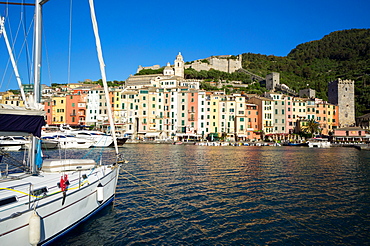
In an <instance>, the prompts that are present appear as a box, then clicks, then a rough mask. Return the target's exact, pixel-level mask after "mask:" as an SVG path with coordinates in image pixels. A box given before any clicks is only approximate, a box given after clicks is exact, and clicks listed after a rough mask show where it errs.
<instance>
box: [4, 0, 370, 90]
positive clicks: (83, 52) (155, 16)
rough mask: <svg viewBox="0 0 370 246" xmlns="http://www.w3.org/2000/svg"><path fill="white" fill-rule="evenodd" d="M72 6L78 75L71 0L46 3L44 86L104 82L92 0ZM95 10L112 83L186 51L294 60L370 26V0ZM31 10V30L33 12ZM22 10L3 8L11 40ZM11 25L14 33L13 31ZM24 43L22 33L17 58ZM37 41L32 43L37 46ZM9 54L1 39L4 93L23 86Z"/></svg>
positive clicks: (189, 56) (102, 0) (115, 2)
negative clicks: (313, 45)
mask: <svg viewBox="0 0 370 246" xmlns="http://www.w3.org/2000/svg"><path fill="white" fill-rule="evenodd" d="M9 1H13V2H14V0H9ZM20 1H22V0H18V2H20ZM23 1H26V0H23ZM26 2H31V3H33V2H34V1H32V0H28V1H26ZM72 6H73V12H72V23H73V24H72V46H71V54H72V55H71V74H70V78H68V39H69V30H70V29H69V26H70V21H69V19H70V17H69V15H70V14H69V9H70V0H50V1H49V2H48V3H47V4H46V5H45V6H44V21H45V24H44V36H45V38H46V45H44V47H43V49H44V56H43V62H44V64H43V68H42V83H43V84H48V85H49V84H50V83H51V82H55V83H66V82H68V81H70V82H71V83H75V82H78V81H83V80H85V79H91V80H98V79H100V78H101V76H100V71H99V65H98V62H97V55H96V49H95V43H94V37H93V32H92V27H91V21H90V13H89V6H88V0H74V1H73V2H72ZM95 8H96V15H97V19H98V25H99V31H100V37H101V41H102V46H103V54H104V59H105V64H106V72H107V79H108V80H125V79H126V78H127V77H128V76H129V75H130V74H134V73H135V72H136V69H137V67H138V66H139V65H142V66H151V65H155V64H158V65H161V66H164V65H166V63H167V62H170V63H171V64H173V61H174V59H175V57H176V55H177V54H178V52H181V53H182V55H183V57H184V60H185V61H192V60H196V59H202V58H206V57H209V56H213V55H238V54H242V53H247V52H251V53H259V54H265V55H276V56H286V55H287V54H288V53H289V52H290V50H292V49H293V48H295V47H296V46H297V45H298V44H301V43H305V42H309V41H312V40H318V39H321V38H322V37H323V36H325V35H327V34H329V33H331V32H333V31H338V30H344V29H351V28H370V15H369V13H370V12H369V11H370V1H368V0H350V1H349V0H348V1H347V0H336V1H334V0H311V1H298V0H296V1H289V0H281V1H274V0H265V1H248V0H239V1H238V0H228V1H220V0H213V1H209V0H198V1H194V0H188V1H162V0H157V1H146V0H142V1H126V0H110V1H107V0H95ZM24 9H25V11H24V13H25V14H26V19H27V20H28V23H27V24H26V25H29V19H30V17H32V14H33V7H25V8H24ZM20 10H21V7H19V6H10V7H7V6H5V5H1V6H0V14H1V15H2V16H4V15H6V16H7V24H6V28H7V30H8V35H10V36H12V37H14V36H15V33H16V30H17V27H18V23H19V20H20V16H21V15H20ZM9 25H10V26H11V27H12V29H13V30H12V31H11V32H12V33H11V34H10V30H9ZM23 39H24V38H23V36H22V37H21V35H19V37H18V39H17V42H16V45H15V47H16V48H15V49H16V50H15V52H16V53H17V54H18V53H20V50H21V46H22V42H23ZM31 44H32V41H31V40H29V41H28V45H29V46H30V47H31ZM44 44H45V43H44ZM24 47H25V46H24ZM25 50H26V49H25V48H23V50H22V52H21V55H20V56H19V57H20V58H19V64H18V67H19V70H20V74H21V78H22V80H23V82H24V83H29V79H28V72H27V69H26V67H27V66H26V65H27V63H26V57H27V56H26V52H25ZM46 53H47V55H46ZM17 56H18V55H17ZM8 57H9V56H8V53H7V51H6V47H5V42H4V39H3V37H2V36H1V38H0V76H1V77H0V79H1V80H0V91H5V90H7V89H17V88H18V86H17V84H16V80H15V78H14V75H12V74H13V70H12V68H11V67H8V69H7V70H6V73H5V75H4V68H5V67H6V64H7V62H8Z"/></svg>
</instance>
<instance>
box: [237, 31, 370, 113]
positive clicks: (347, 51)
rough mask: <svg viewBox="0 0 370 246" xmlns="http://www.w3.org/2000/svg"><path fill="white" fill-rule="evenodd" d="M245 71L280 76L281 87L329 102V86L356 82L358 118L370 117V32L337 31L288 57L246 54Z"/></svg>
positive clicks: (302, 47) (308, 43)
mask: <svg viewBox="0 0 370 246" xmlns="http://www.w3.org/2000/svg"><path fill="white" fill-rule="evenodd" d="M242 66H243V68H245V69H246V70H248V71H250V72H252V73H255V74H257V75H260V76H262V77H265V76H266V75H267V74H269V73H271V72H279V73H280V83H281V84H286V85H288V86H289V87H290V88H292V89H294V90H296V91H299V90H300V89H303V88H307V86H308V87H310V88H312V89H314V90H316V96H317V97H319V98H322V99H324V100H327V91H328V83H329V82H330V81H333V80H336V79H337V78H341V79H350V80H354V81H355V99H356V116H359V115H362V114H365V113H370V29H351V30H343V31H336V32H333V33H330V34H329V35H326V36H325V37H323V38H322V39H320V40H316V41H311V42H307V43H303V44H300V45H298V46H297V47H296V48H294V49H293V50H292V51H291V52H290V53H289V54H288V55H287V56H286V57H277V56H271V55H270V56H267V55H260V54H252V53H245V54H243V64H242Z"/></svg>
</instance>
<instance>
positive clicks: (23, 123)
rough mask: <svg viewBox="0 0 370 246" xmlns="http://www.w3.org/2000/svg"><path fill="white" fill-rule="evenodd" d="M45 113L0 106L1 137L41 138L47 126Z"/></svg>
mask: <svg viewBox="0 0 370 246" xmlns="http://www.w3.org/2000/svg"><path fill="white" fill-rule="evenodd" d="M44 114H45V112H44V111H40V110H26V109H22V108H20V107H11V106H9V105H4V104H0V135H5V136H17V135H18V136H19V135H29V134H32V135H34V136H36V137H41V127H42V126H44V125H45V119H44Z"/></svg>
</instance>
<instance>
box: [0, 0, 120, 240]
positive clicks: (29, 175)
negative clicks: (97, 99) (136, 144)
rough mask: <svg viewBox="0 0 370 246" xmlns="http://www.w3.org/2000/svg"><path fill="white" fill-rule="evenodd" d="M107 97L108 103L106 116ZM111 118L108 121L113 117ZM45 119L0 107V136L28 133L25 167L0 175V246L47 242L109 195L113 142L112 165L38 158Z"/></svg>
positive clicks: (115, 166)
mask: <svg viewBox="0 0 370 246" xmlns="http://www.w3.org/2000/svg"><path fill="white" fill-rule="evenodd" d="M46 2H48V0H35V18H36V19H35V44H36V46H35V54H36V55H35V58H34V59H35V61H34V67H35V72H34V83H35V85H34V88H35V93H34V94H35V95H34V96H35V100H36V103H39V98H40V94H39V90H38V88H39V85H40V83H39V82H40V71H39V68H40V60H41V59H40V57H41V12H42V11H41V9H42V5H43V4H45V3H46ZM89 3H90V9H91V16H92V22H93V26H94V32H95V35H96V42H97V48H98V55H99V59H100V68H101V71H102V79H103V83H104V82H105V92H106V95H108V93H107V92H108V88H107V86H106V78H105V72H104V65H103V64H104V63H103V62H102V56H101V48H100V41H99V38H98V35H97V24H96V21H95V11H94V4H93V0H89ZM108 98H109V97H108ZM109 101H110V100H107V104H108V106H107V107H108V112H109V113H110V116H111V115H112V114H111V112H110V108H111V107H110V105H109ZM35 106H36V105H34V108H36V107H35ZM110 118H112V117H110ZM110 122H111V123H112V124H113V121H112V120H110ZM44 123H45V121H44V111H42V110H37V109H0V134H2V135H4V136H17V135H20V136H32V137H33V141H32V145H31V148H30V156H31V158H30V160H31V161H30V163H29V164H28V165H27V166H25V167H24V172H21V173H16V174H8V173H5V174H2V176H1V178H0V245H30V244H31V245H40V244H44V243H49V242H51V241H53V240H54V239H55V238H57V237H58V236H60V235H62V234H64V233H66V232H68V231H69V230H70V229H71V228H73V227H74V226H76V225H77V224H79V223H80V222H82V221H84V220H86V219H88V218H89V217H91V216H92V215H93V214H94V213H95V212H97V211H98V210H100V209H101V208H103V207H104V206H106V205H107V204H109V203H111V202H112V201H113V199H114V195H115V189H116V185H117V180H118V174H119V168H120V164H119V162H120V161H119V155H118V148H117V146H115V149H116V154H117V158H116V162H115V163H112V164H111V165H102V164H98V163H96V162H95V161H94V160H86V159H78V160H76V159H70V160H50V159H49V160H44V161H42V159H40V157H39V155H38V154H39V153H40V149H41V148H40V145H39V144H37V142H38V141H37V138H40V137H41V127H42V126H43V124H44ZM112 129H113V130H114V125H113V126H112ZM113 134H114V131H113ZM113 137H114V139H115V136H113Z"/></svg>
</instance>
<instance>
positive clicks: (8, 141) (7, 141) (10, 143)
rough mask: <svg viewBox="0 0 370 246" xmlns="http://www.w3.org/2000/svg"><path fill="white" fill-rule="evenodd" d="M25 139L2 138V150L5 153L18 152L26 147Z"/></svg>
mask: <svg viewBox="0 0 370 246" xmlns="http://www.w3.org/2000/svg"><path fill="white" fill-rule="evenodd" d="M25 144H26V142H25V141H24V139H19V140H18V139H15V138H14V137H11V136H3V137H0V149H1V150H5V151H18V150H20V149H21V148H23V147H24V146H25Z"/></svg>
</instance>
